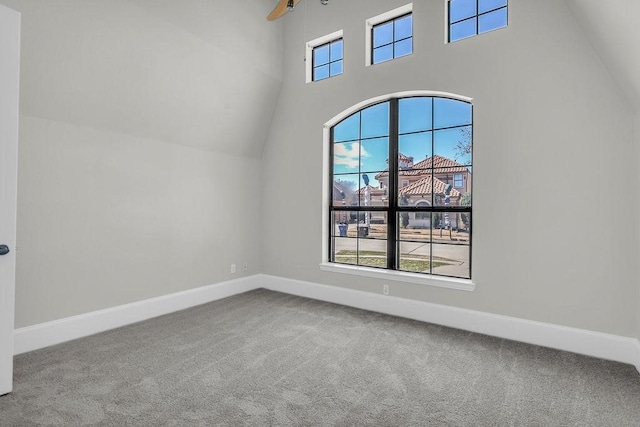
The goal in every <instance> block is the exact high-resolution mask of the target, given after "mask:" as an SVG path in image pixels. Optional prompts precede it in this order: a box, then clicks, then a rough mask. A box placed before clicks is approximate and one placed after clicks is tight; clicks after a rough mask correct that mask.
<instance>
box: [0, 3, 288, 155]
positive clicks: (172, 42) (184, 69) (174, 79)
mask: <svg viewBox="0 0 640 427" xmlns="http://www.w3.org/2000/svg"><path fill="white" fill-rule="evenodd" d="M2 1H3V3H6V4H7V5H8V6H10V7H13V8H15V9H17V10H19V11H21V12H22V26H23V38H22V73H21V79H22V82H21V112H22V114H27V115H32V116H35V117H40V118H46V119H51V120H58V121H64V122H68V123H72V124H77V125H80V126H88V127H92V128H96V129H104V130H108V131H113V132H120V133H125V134H128V135H135V136H140V137H146V138H150V139H154V140H159V141H166V142H169V143H176V144H182V145H187V146H193V147H198V148H202V149H207V150H214V151H220V152H225V153H230V154H238V155H244V156H252V157H260V156H261V154H262V147H263V145H264V141H265V139H266V134H267V132H268V129H269V127H270V124H271V119H272V115H273V109H274V108H275V104H276V102H277V100H278V95H279V91H280V86H281V83H282V77H281V76H282V49H283V43H282V32H283V31H282V23H280V22H267V21H266V19H265V16H266V15H267V14H268V13H269V11H270V10H271V9H272V8H273V4H274V3H273V2H271V1H265V0H262V1H251V2H249V1H211V0H189V1H188V2H183V1H175V0H109V1H104V0H56V1H50V0H2Z"/></svg>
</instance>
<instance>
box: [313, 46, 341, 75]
mask: <svg viewBox="0 0 640 427" xmlns="http://www.w3.org/2000/svg"><path fill="white" fill-rule="evenodd" d="M343 44H344V43H343V41H342V39H338V40H334V41H332V42H330V43H327V44H324V45H322V46H318V47H316V48H314V49H313V80H314V81H316V80H323V79H326V78H328V77H333V76H337V75H338V74H342V71H343V64H342V62H343V56H344V54H343Z"/></svg>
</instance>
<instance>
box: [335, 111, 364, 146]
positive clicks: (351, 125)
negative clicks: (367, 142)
mask: <svg viewBox="0 0 640 427" xmlns="http://www.w3.org/2000/svg"><path fill="white" fill-rule="evenodd" d="M359 136H360V113H359V112H358V113H355V114H353V115H351V116H349V117H347V118H346V119H344V120H343V121H341V122H340V123H338V124H337V125H336V126H335V127H334V128H333V140H334V141H335V142H340V141H351V140H354V139H358V138H359Z"/></svg>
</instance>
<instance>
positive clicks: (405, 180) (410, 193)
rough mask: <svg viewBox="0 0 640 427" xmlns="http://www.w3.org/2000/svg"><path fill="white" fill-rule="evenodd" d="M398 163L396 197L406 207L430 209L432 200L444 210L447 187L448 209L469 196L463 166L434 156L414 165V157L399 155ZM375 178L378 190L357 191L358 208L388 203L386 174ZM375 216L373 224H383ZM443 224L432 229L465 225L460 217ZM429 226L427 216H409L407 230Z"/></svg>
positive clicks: (366, 187) (454, 215)
mask: <svg viewBox="0 0 640 427" xmlns="http://www.w3.org/2000/svg"><path fill="white" fill-rule="evenodd" d="M398 161H399V166H400V173H399V176H398V186H399V187H400V192H399V197H400V198H401V199H402V200H403V203H406V204H407V205H409V206H431V203H432V200H434V201H435V203H436V204H437V205H443V206H444V204H445V191H446V187H447V184H451V189H450V191H449V205H450V206H459V205H460V204H461V202H462V196H463V195H464V194H465V193H470V192H471V172H470V171H469V169H468V168H467V167H466V166H463V165H461V164H459V163H457V162H455V161H453V160H451V159H448V158H446V157H442V156H438V155H434V156H432V157H428V158H426V159H425V160H422V161H420V162H418V163H415V164H414V163H413V157H410V156H406V155H404V154H402V153H399V155H398ZM375 178H376V180H378V182H379V183H380V186H379V187H373V186H371V185H368V186H365V187H362V188H360V189H359V190H358V195H359V198H360V205H361V206H365V205H366V204H367V203H368V204H369V206H383V205H384V204H386V203H387V202H388V198H387V197H388V196H387V194H388V191H387V188H388V186H389V172H388V171H384V172H380V173H378V174H377V175H376V176H375ZM334 188H335V187H334ZM366 190H368V192H369V194H370V196H369V197H370V199H369V201H366V199H367V197H366V196H365V192H366ZM334 191H335V190H334ZM334 200H335V195H334ZM347 203H348V202H347ZM376 215H381V214H378V213H376V212H373V213H372V217H371V222H372V223H375V222H384V217H380V218H377V217H376ZM446 222H447V224H445V223H444V221H443V218H440V220H439V224H434V225H435V226H436V227H437V226H446V225H450V226H451V227H452V228H463V227H466V224H464V223H462V222H461V220H460V215H459V214H453V215H452V216H451V217H447V218H446ZM430 224H431V221H430V214H429V213H410V214H409V224H408V226H409V227H429V226H430Z"/></svg>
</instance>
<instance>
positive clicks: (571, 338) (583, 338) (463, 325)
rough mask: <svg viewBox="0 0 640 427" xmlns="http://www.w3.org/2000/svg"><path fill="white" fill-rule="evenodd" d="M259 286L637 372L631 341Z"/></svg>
mask: <svg viewBox="0 0 640 427" xmlns="http://www.w3.org/2000/svg"><path fill="white" fill-rule="evenodd" d="M260 282H261V285H262V287H263V288H266V289H270V290H273V291H278V292H284V293H288V294H293V295H298V296H303V297H307V298H312V299H316V300H321V301H327V302H333V303H336V304H342V305H347V306H351V307H356V308H361V309H364V310H369V311H375V312H379V313H385V314H391V315H394V316H398V317H405V318H408V319H414V320H420V321H423V322H429V323H434V324H438V325H443V326H449V327H453V328H457V329H463V330H467V331H472V332H477V333H480V334H485V335H491V336H495V337H499V338H506V339H509V340H514V341H520V342H525V343H529V344H535V345H540V346H543V347H550V348H555V349H558V350H565V351H570V352H573V353H578V354H583V355H587V356H592V357H598V358H601V359H607V360H613V361H616V362H622V363H628V364H631V365H635V367H636V369H637V370H638V372H640V341H638V340H637V339H634V338H628V337H622V336H618V335H611V334H604V333H600V332H593V331H588V330H585V329H578V328H570V327H566V326H558V325H554V324H550V323H543V322H536V321H532V320H525V319H519V318H516V317H508V316H502V315H498V314H491V313H485V312H481V311H474V310H468V309H463V308H457V307H450V306H445V305H439V304H432V303H428V302H422V301H415V300H409V299H404V298H398V297H393V296H387V295H382V294H374V293H370V292H361V291H356V290H352V289H346V288H341V287H337V286H328V285H321V284H317V283H311V282H304V281H301V280H293V279H286V278H282V277H275V276H269V275H264V274H263V275H260Z"/></svg>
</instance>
